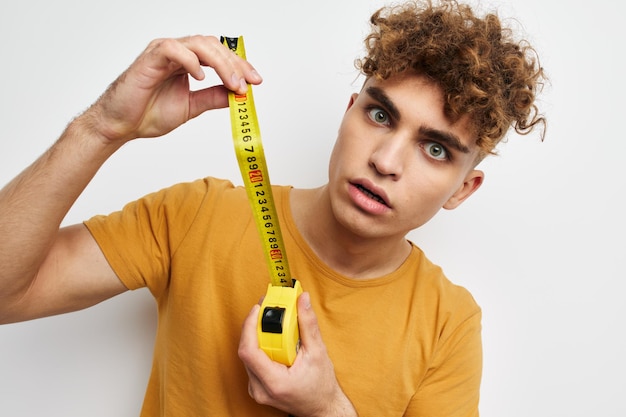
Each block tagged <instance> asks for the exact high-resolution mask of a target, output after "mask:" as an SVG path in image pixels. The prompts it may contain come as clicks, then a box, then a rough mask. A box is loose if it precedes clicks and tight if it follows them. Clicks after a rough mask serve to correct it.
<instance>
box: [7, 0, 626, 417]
mask: <svg viewBox="0 0 626 417" xmlns="http://www.w3.org/2000/svg"><path fill="white" fill-rule="evenodd" d="M382 4H383V1H382V0H370V1H363V0H349V1H342V0H333V1H329V0H315V1H309V2H297V1H287V0H282V1H258V0H239V1H236V2H235V1H233V2H231V1H223V2H217V1H191V0H180V1H176V2H173V1H161V0H151V1H147V0H136V1H129V0H125V1H120V0H109V1H106V2H104V1H98V2H93V1H77V0H74V1H73V0H56V1H44V0H38V1H34V0H22V1H19V2H18V1H3V2H2V3H1V5H0V45H1V48H2V49H1V52H2V53H1V58H0V59H1V62H2V64H1V67H2V72H1V77H0V121H1V123H0V183H2V184H4V183H6V182H8V181H9V180H10V179H11V178H12V177H13V176H14V175H16V174H17V173H18V172H19V171H20V170H21V169H22V168H24V167H25V166H26V165H27V164H29V163H30V162H31V161H33V160H34V159H35V158H36V157H37V156H39V155H40V154H41V153H42V152H43V151H44V150H45V149H46V148H47V147H48V146H49V145H50V144H51V143H52V142H53V141H54V140H55V139H56V137H58V135H59V134H60V133H61V131H62V130H63V128H64V126H65V125H66V123H67V122H68V121H69V120H71V119H72V117H74V116H76V115H77V114H78V113H79V112H81V111H82V110H83V109H85V108H86V107H87V106H88V105H89V104H90V103H92V102H93V101H94V100H95V99H96V98H97V97H98V95H99V94H100V93H101V92H102V91H104V89H105V88H106V87H107V85H108V84H109V83H110V82H111V81H113V79H114V78H115V77H116V76H117V75H118V74H119V73H120V72H121V71H123V70H124V69H125V68H126V67H127V66H128V65H129V64H130V62H131V61H132V60H133V59H134V58H135V57H136V56H137V55H138V54H139V53H140V52H141V50H143V48H144V47H145V46H146V45H147V43H148V42H149V41H150V40H151V39H152V38H155V37H167V36H182V35H187V34H196V33H203V34H215V35H221V34H225V35H229V36H237V35H244V37H245V39H246V47H247V52H248V58H249V59H250V60H251V61H252V62H253V63H254V65H255V66H256V67H257V68H258V70H259V72H260V73H261V74H262V75H263V76H264V78H265V82H264V84H263V85H262V86H260V87H258V88H255V96H256V102H257V108H258V113H259V117H260V123H261V129H262V132H263V139H264V143H265V148H266V154H267V158H268V163H269V166H270V172H271V174H272V180H273V182H275V183H283V184H286V183H289V184H293V185H296V186H300V187H308V186H315V185H320V184H322V183H323V182H324V181H325V178H326V164H327V159H328V155H329V152H330V149H331V146H332V144H333V141H334V138H335V133H336V130H337V127H338V124H339V121H340V118H341V116H342V113H343V111H344V109H345V106H346V104H347V102H348V97H349V95H350V94H351V93H352V92H353V91H356V90H358V88H359V86H360V83H361V80H360V79H358V80H356V81H355V78H356V71H355V70H354V67H353V65H352V62H353V59H354V58H355V57H357V56H358V55H359V54H360V53H361V50H362V48H361V40H362V38H363V36H364V35H365V33H366V31H367V25H366V22H367V19H368V17H369V15H370V14H371V12H372V11H373V10H374V9H375V8H377V7H378V6H380V5H382ZM474 4H476V3H474ZM482 7H483V8H486V9H493V8H494V7H496V8H497V9H498V10H499V11H500V14H501V15H502V16H509V17H512V18H514V19H513V20H509V21H508V23H509V24H512V25H516V26H520V25H521V29H522V30H524V31H525V32H526V33H527V34H528V35H527V38H528V39H530V41H531V42H532V43H533V44H534V45H535V46H536V47H537V49H538V50H539V52H540V54H541V57H542V64H543V65H544V66H545V68H546V69H547V71H548V74H549V75H550V77H551V81H552V82H551V84H550V85H548V86H547V88H546V90H545V92H544V94H543V96H542V103H541V105H542V107H543V109H544V110H545V112H546V114H547V116H548V117H549V128H548V132H547V137H546V140H545V142H543V143H541V142H540V140H539V138H538V136H537V135H532V136H529V137H512V138H511V140H510V142H508V143H507V144H506V145H504V146H502V147H501V148H500V156H498V157H495V158H491V159H489V160H487V161H486V162H485V163H483V165H482V168H483V169H484V170H485V171H486V183H485V184H484V186H483V188H482V189H480V190H479V191H478V193H477V194H475V195H474V196H472V198H471V199H470V200H469V201H467V202H466V203H465V204H464V205H463V206H461V207H460V208H459V209H457V210H455V211H452V212H441V213H440V214H439V215H438V216H437V217H436V218H435V219H434V220H433V221H432V222H431V223H429V224H428V225H427V226H425V227H423V228H422V229H420V230H419V231H416V232H414V233H412V234H411V236H410V237H411V239H412V240H414V241H415V242H416V243H417V244H418V245H420V246H421V247H422V248H423V249H424V250H425V251H426V253H427V254H428V255H429V256H430V257H431V258H432V259H433V260H434V261H435V262H437V263H439V264H441V265H442V266H443V267H444V270H445V271H446V272H447V274H448V275H449V277H450V278H451V279H452V280H453V281H455V282H457V283H459V284H461V285H464V286H466V287H467V288H468V289H469V290H470V291H471V292H472V293H473V294H474V296H475V298H476V299H477V301H478V302H479V303H480V305H481V306H482V307H483V310H484V321H483V324H484V351H485V366H484V380H483V386H482V402H481V412H482V415H483V416H494V417H502V416H507V417H516V416H520V417H521V416H524V417H525V416H529V415H532V416H550V417H554V416H567V417H575V416H604V417H608V416H624V415H626V405H625V402H624V401H623V396H624V394H626V389H625V388H626V384H625V383H624V381H623V377H624V375H625V374H626V361H625V360H624V358H623V354H624V352H625V351H626V343H625V341H624V316H625V313H626V307H625V304H626V303H624V302H623V298H624V295H623V284H622V280H623V278H624V276H625V273H624V268H625V266H626V261H625V258H626V257H625V256H624V248H625V245H624V232H625V231H626V230H625V224H624V210H625V207H624V196H623V193H624V190H625V185H626V176H625V175H624V173H623V171H624V162H623V160H624V151H625V150H626V146H625V145H624V135H623V123H624V115H623V112H624V104H623V100H624V97H626V90H625V88H624V81H623V79H624V78H623V76H624V73H626V71H625V70H626V68H625V67H624V63H623V62H624V61H623V59H622V55H623V52H624V46H623V44H624V35H623V31H622V27H623V15H622V13H620V12H619V11H618V10H617V6H614V3H613V2H611V1H609V0H599V1H596V2H593V4H591V3H589V2H581V1H572V2H567V3H564V2H558V1H554V0H553V1H545V0H514V1H509V2H505V1H500V2H495V1H492V2H482ZM518 21H519V22H521V24H520V23H519V22H518ZM211 79H213V78H211ZM229 129H230V127H229V119H228V113H227V111H226V110H222V111H216V112H213V113H211V114H205V115H203V116H201V117H199V118H197V119H196V120H193V121H192V122H190V123H189V124H188V125H186V126H184V127H182V128H180V129H179V130H177V131H176V132H174V133H172V134H170V135H169V137H167V138H164V139H161V140H152V141H137V142H136V143H131V144H129V145H127V146H126V147H125V148H123V149H122V150H121V151H120V152H119V153H118V154H116V155H115V156H114V157H113V158H112V159H111V160H110V161H109V162H108V163H107V164H106V166H104V167H103V168H102V170H101V172H100V173H99V174H98V176H97V178H96V179H95V180H94V181H93V182H92V184H91V185H90V186H89V188H88V190H87V191H86V192H85V193H84V195H83V196H82V197H81V199H80V200H79V201H78V203H77V204H76V206H75V207H74V208H73V209H72V211H71V212H70V213H69V215H68V217H67V219H66V222H65V224H70V223H75V222H79V221H81V220H83V219H85V218H87V217H89V216H91V215H93V214H96V213H108V212H110V211H112V210H115V209H117V208H120V207H121V205H122V204H123V203H125V202H127V201H129V200H132V199H135V198H137V197H139V196H141V195H143V194H145V193H147V192H150V191H154V190H156V189H159V188H162V187H165V186H167V185H170V184H173V183H175V182H178V181H187V180H192V179H195V178H198V177H203V176H206V175H214V176H220V177H227V178H231V179H233V180H234V181H235V182H240V181H239V172H238V171H237V167H236V162H235V158H234V151H233V149H232V143H231V137H230V130H229ZM0 238H1V237H0ZM153 307H154V306H153V301H152V300H151V298H150V296H149V295H148V293H147V292H146V291H141V290H140V291H136V292H134V293H126V294H124V295H122V296H120V297H118V298H116V299H114V300H111V301H108V302H105V303H103V304H101V305H99V306H96V307H94V308H92V309H89V310H86V311H83V312H79V313H73V314H67V315H64V316H59V317H53V318H47V319H42V320H38V321H33V322H28V323H20V324H14V325H7V326H2V327H0V416H7V417H9V416H10V417H32V416H40V415H41V416H43V415H45V416H48V417H54V416H59V417H60V416H63V417H70V416H80V417H83V416H90V417H99V416H103V417H104V416H107V417H109V416H116V417H127V416H128V417H132V416H136V415H137V414H138V412H139V409H140V406H141V402H142V399H143V393H144V388H145V383H146V381H147V378H148V372H149V367H150V362H151V354H152V342H153V333H154V329H155V316H154V308H153Z"/></svg>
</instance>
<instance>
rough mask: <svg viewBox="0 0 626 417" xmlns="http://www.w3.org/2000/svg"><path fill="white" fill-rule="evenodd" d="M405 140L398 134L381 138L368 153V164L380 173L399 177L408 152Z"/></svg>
mask: <svg viewBox="0 0 626 417" xmlns="http://www.w3.org/2000/svg"><path fill="white" fill-rule="evenodd" d="M405 142H406V141H405V140H403V139H402V138H401V137H398V136H394V137H385V138H382V139H381V140H380V142H379V143H378V144H377V146H376V147H375V148H374V150H373V151H372V154H371V155H370V159H369V164H370V166H371V167H373V168H374V169H375V170H376V171H377V172H378V173H379V174H380V175H383V176H390V177H392V178H393V179H395V180H397V179H399V178H400V177H401V176H402V173H403V171H404V163H405V160H406V157H407V153H408V152H409V149H408V147H407V146H406V144H405Z"/></svg>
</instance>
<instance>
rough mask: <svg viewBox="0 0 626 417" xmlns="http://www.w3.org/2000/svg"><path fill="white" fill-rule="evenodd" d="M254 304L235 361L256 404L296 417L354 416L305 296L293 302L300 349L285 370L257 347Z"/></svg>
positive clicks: (256, 315) (257, 306)
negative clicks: (243, 370) (245, 374)
mask: <svg viewBox="0 0 626 417" xmlns="http://www.w3.org/2000/svg"><path fill="white" fill-rule="evenodd" d="M259 309H260V306H259V305H258V304H257V305H255V306H254V307H253V308H252V310H251V311H250V314H248V317H247V318H246V320H245V322H244V324H243V330H242V334H241V340H240V342H239V357H240V358H241V360H242V361H243V363H244V365H245V367H246V371H247V372H248V377H249V382H248V391H249V393H250V396H251V397H252V398H253V399H254V400H255V401H256V402H257V403H259V404H264V405H270V406H272V407H275V408H278V409H280V410H282V411H285V412H287V413H290V414H292V415H296V416H299V417H305V416H310V417H316V416H329V415H333V416H357V413H356V411H355V409H354V407H353V406H352V403H351V402H350V400H349V399H348V397H347V396H346V395H345V394H344V392H343V390H342V389H341V387H340V386H339V382H338V381H337V378H336V376H335V370H334V367H333V363H332V362H331V360H330V357H329V356H328V352H327V351H326V345H325V344H324V342H323V340H322V336H321V334H320V329H319V326H318V323H317V316H316V315H315V313H314V312H313V309H312V308H311V300H310V295H309V293H307V292H304V293H302V294H301V295H300V297H299V298H298V324H299V326H300V339H301V343H300V350H299V351H298V354H297V356H296V359H295V361H294V363H293V365H292V366H291V367H287V366H285V365H283V364H280V363H278V362H274V361H272V360H271V359H270V358H269V357H268V356H267V354H266V353H265V352H263V350H261V349H260V348H259V341H258V337H257V319H258V315H259Z"/></svg>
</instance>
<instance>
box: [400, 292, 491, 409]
mask: <svg viewBox="0 0 626 417" xmlns="http://www.w3.org/2000/svg"><path fill="white" fill-rule="evenodd" d="M457 301H458V302H459V308H458V309H457V311H456V312H455V313H454V315H455V316H456V317H457V318H455V319H452V320H451V322H450V323H449V324H450V325H449V326H446V328H445V329H444V331H443V332H442V334H441V338H440V340H439V343H438V346H437V349H436V351H435V352H434V355H433V357H432V358H431V361H430V363H429V366H428V369H427V372H426V374H425V376H424V379H423V381H422V383H421V385H420V388H419V390H418V391H417V393H416V394H415V396H414V397H413V398H412V400H411V403H410V405H409V407H408V409H407V411H406V414H405V416H407V417H478V415H479V413H478V401H479V395H480V381H481V377H482V339H481V316H482V315H481V310H480V307H478V305H477V304H476V303H475V301H474V299H473V298H472V297H471V295H469V293H468V292H466V291H465V290H464V289H461V291H460V294H459V299H458V300H457Z"/></svg>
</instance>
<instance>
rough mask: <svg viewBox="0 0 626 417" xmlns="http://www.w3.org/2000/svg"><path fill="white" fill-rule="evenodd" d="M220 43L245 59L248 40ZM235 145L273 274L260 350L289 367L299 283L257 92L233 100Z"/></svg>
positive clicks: (295, 344) (260, 327)
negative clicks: (276, 197) (274, 189)
mask: <svg viewBox="0 0 626 417" xmlns="http://www.w3.org/2000/svg"><path fill="white" fill-rule="evenodd" d="M220 41H221V43H222V44H224V45H226V46H227V47H228V48H229V49H230V50H232V51H233V52H235V53H236V54H237V55H239V56H240V57H241V58H243V59H246V52H245V48H244V43H243V37H242V36H239V37H238V38H229V37H225V36H222V37H221V40H220ZM228 104H229V108H230V121H231V127H232V133H233V142H234V145H235V153H236V155H237V162H238V163H239V170H240V171H241V176H242V178H243V182H244V186H245V188H246V192H247V194H248V200H249V201H250V204H251V206H252V212H253V216H254V219H255V223H256V226H257V230H258V232H259V235H260V237H261V243H262V245H263V252H264V254H265V258H266V260H267V264H268V266H269V272H270V284H269V285H268V288H267V293H266V295H265V298H264V299H263V302H262V304H261V312H260V314H259V319H258V323H257V334H258V337H259V346H260V348H261V349H263V351H265V352H266V353H267V354H268V356H269V357H270V358H271V359H272V360H274V361H277V362H280V363H283V364H285V365H288V366H290V365H291V364H293V361H294V360H295V358H296V354H297V352H298V348H299V345H300V333H299V331H298V316H297V308H296V301H297V299H298V296H299V295H300V294H301V293H302V287H301V286H300V282H299V281H297V280H295V279H293V278H292V277H291V272H290V269H289V263H288V261H287V252H286V250H285V246H284V241H283V236H282V233H281V231H280V224H279V223H278V214H277V212H276V207H275V205H274V196H273V193H272V186H271V183H270V177H269V173H268V169H267V164H266V162H265V153H264V152H263V144H262V142H261V133H260V129H259V123H258V119H257V115H256V108H255V107H254V97H253V95H252V86H251V85H249V84H248V91H247V93H246V94H236V93H234V92H232V91H231V92H230V93H229V94H228Z"/></svg>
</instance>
